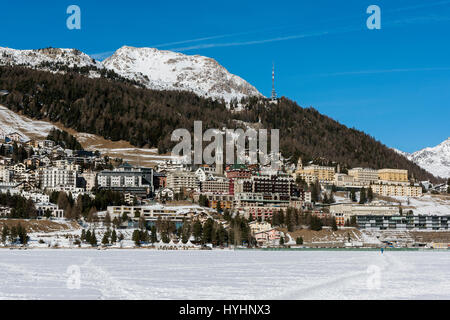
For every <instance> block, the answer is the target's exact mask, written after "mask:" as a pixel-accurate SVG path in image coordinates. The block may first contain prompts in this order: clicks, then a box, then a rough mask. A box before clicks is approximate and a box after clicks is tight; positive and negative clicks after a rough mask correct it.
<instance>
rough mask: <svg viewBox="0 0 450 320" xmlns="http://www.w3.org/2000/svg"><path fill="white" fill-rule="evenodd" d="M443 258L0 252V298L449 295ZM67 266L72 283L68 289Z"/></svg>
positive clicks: (364, 254)
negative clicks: (376, 278) (374, 280)
mask: <svg viewBox="0 0 450 320" xmlns="http://www.w3.org/2000/svg"><path fill="white" fill-rule="evenodd" d="M449 263H450V256H449V254H448V253H447V252H420V251H415V252H411V251H408V252H398V251H386V252H385V253H384V254H381V253H380V252H379V251H186V252H184V251H172V252H171V251H154V250H106V251H99V250H89V249H78V250H77V249H72V250H70V249H68V250H66V249H57V250H51V249H43V250H41V249H32V250H26V251H25V250H23V251H22V250H20V251H19V250H0V299H50V300H52V299H73V300H78V299H99V300H111V299H129V300H134V299H200V300H203V299H241V300H248V299H256V300H258V299H294V300H296V299H342V300H344V299H448V298H449V297H450V275H449V274H448V272H447V270H448V265H449ZM73 265H75V266H79V270H80V288H79V289H69V288H68V287H67V281H68V278H69V274H68V273H67V272H68V271H67V270H68V267H69V266H73ZM369 267H375V268H376V270H379V274H380V287H379V288H375V289H373V288H372V289H371V288H369V287H368V285H367V281H368V278H369V276H370V274H369V273H368V268H369Z"/></svg>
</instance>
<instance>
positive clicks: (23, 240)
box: [1, 223, 30, 245]
mask: <svg viewBox="0 0 450 320" xmlns="http://www.w3.org/2000/svg"><path fill="white" fill-rule="evenodd" d="M29 240H30V237H29V236H28V233H27V230H26V228H25V227H23V226H22V225H21V224H20V223H18V224H17V226H12V227H11V228H9V227H8V226H7V225H6V224H4V225H3V228H2V232H1V241H2V243H3V245H6V243H7V241H9V242H10V243H11V244H15V243H19V244H27V243H28V241H29Z"/></svg>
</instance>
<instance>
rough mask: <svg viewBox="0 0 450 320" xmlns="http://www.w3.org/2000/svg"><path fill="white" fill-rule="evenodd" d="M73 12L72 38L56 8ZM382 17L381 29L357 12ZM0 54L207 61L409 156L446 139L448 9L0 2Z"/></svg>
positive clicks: (394, 0) (358, 4) (419, 4)
mask: <svg viewBox="0 0 450 320" xmlns="http://www.w3.org/2000/svg"><path fill="white" fill-rule="evenodd" d="M72 4H76V5H78V6H80V8H81V12H82V28H81V30H68V29H67V27H66V19H67V17H68V15H67V14H66V9H67V7H68V6H69V5H72ZM372 4H375V5H378V6H379V7H380V8H381V19H382V22H381V23H382V28H381V30H368V29H367V27H366V20H367V18H368V16H369V15H368V14H367V13H366V9H367V7H368V6H369V5H372ZM0 30H1V37H0V46H3V47H11V48H16V49H36V48H43V47H48V46H52V47H64V48H78V49H80V50H82V51H84V52H86V53H88V54H92V55H95V56H96V57H101V56H103V57H104V56H107V55H108V54H110V53H111V52H113V51H114V50H116V49H118V48H119V47H121V46H123V45H129V46H137V47H157V48H159V49H167V50H176V51H180V52H183V53H185V54H200V55H205V56H209V57H212V58H215V59H216V60H218V61H219V62H220V63H221V64H222V65H223V66H225V67H226V68H227V69H228V70H229V71H230V72H232V73H235V74H237V75H239V76H241V77H243V78H244V79H246V80H247V81H249V82H250V83H252V84H253V85H254V86H256V87H257V88H258V89H259V90H260V91H261V92H262V93H263V94H265V95H267V96H268V95H270V91H271V68H272V62H273V61H274V62H275V64H276V69H277V71H276V72H277V82H276V87H277V91H278V93H279V95H283V96H286V97H289V98H291V99H293V100H295V101H297V102H298V103H299V104H300V105H301V106H302V107H308V106H313V107H314V108H316V109H318V110H319V111H320V112H322V113H324V114H326V115H328V116H330V117H332V118H334V119H336V120H338V121H340V122H341V123H343V124H345V125H347V126H349V127H355V128H357V129H360V130H363V131H365V132H367V133H368V134H370V135H372V136H374V137H375V138H376V139H378V140H380V141H382V142H383V143H385V144H386V145H388V146H390V147H395V148H399V149H401V150H404V151H408V152H411V151H415V150H418V149H421V148H424V147H426V146H434V145H436V144H438V143H440V142H442V141H443V140H445V139H446V138H447V137H449V136H450V125H449V123H450V120H449V119H450V103H449V101H450V61H449V57H450V41H449V31H450V0H449V1H444V0H429V1H417V0H414V1H413V0H411V1H406V0H389V1H380V0H370V1H365V0H358V1H355V0H345V1H344V0H342V1H331V0H330V1H324V0H316V1H298V0H297V1H283V0H280V1H265V0H258V1H243V0H241V1H236V0H228V1H211V0H208V1H206V0H197V1H179V2H177V1H148V0H147V1H137V0H128V1H100V0H99V1H84V0H73V1H62V0H58V1H50V0H48V1H45V0H43V1H39V3H38V2H37V1H33V2H32V1H20V2H19V1H16V2H13V1H8V2H6V1H3V3H2V9H1V11H0Z"/></svg>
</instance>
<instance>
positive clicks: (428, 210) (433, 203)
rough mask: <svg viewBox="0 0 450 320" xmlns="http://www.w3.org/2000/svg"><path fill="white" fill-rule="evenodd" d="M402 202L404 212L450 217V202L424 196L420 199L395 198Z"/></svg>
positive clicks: (444, 199)
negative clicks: (411, 211)
mask: <svg viewBox="0 0 450 320" xmlns="http://www.w3.org/2000/svg"><path fill="white" fill-rule="evenodd" d="M393 198H394V199H396V200H398V202H401V204H402V206H404V210H405V211H408V210H409V209H411V210H413V212H414V214H416V215H417V214H420V215H450V200H449V199H446V198H439V197H436V196H431V195H423V196H422V197H419V198H407V197H393Z"/></svg>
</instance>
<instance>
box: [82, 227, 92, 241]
mask: <svg viewBox="0 0 450 320" xmlns="http://www.w3.org/2000/svg"><path fill="white" fill-rule="evenodd" d="M91 237H92V233H91V230H88V231H87V232H86V236H85V237H84V240H85V241H86V242H87V243H89V244H90V243H91Z"/></svg>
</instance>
